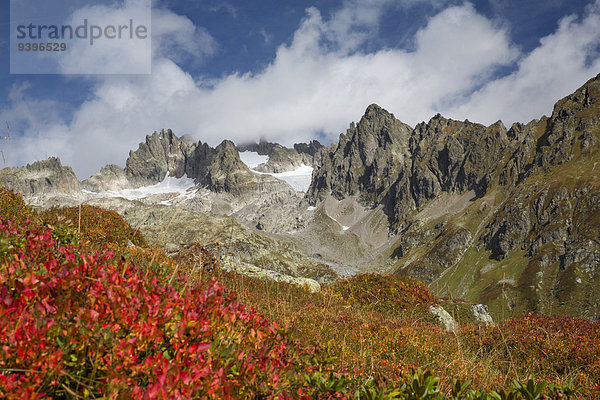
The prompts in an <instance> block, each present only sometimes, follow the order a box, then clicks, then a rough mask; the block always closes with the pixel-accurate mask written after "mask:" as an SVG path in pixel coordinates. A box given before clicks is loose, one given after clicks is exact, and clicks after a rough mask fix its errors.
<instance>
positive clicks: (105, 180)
mask: <svg viewBox="0 0 600 400" xmlns="http://www.w3.org/2000/svg"><path fill="white" fill-rule="evenodd" d="M131 185H132V184H131V182H130V181H129V180H128V179H127V175H126V174H125V170H124V169H123V168H121V167H119V166H118V165H115V164H108V165H107V166H105V167H104V168H102V169H101V170H100V172H98V173H96V174H94V175H92V176H90V177H89V178H88V179H86V180H84V181H83V182H81V187H82V188H83V189H85V190H89V191H91V192H103V191H107V190H121V189H127V188H129V187H131Z"/></svg>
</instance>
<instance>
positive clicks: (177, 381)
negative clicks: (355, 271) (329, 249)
mask: <svg viewBox="0 0 600 400" xmlns="http://www.w3.org/2000/svg"><path fill="white" fill-rule="evenodd" d="M435 304H438V305H442V306H443V307H444V308H445V309H446V310H448V311H449V312H450V313H451V314H453V315H454V317H455V319H456V320H458V322H459V323H460V328H459V329H458V330H456V331H455V332H447V331H445V330H444V329H443V328H441V327H440V326H439V323H438V322H437V321H436V320H435V318H434V317H432V316H431V314H430V313H429V311H428V310H429V307H430V306H431V305H435ZM467 309H468V305H466V304H463V303H462V302H460V301H456V300H443V299H438V298H436V297H435V296H434V295H433V294H432V293H431V292H430V291H429V289H428V288H427V287H426V286H424V285H423V284H421V283H418V282H417V281H414V280H412V279H410V278H405V277H402V276H399V275H395V276H389V275H359V276H356V277H354V278H351V279H349V280H345V281H341V282H339V283H336V284H332V285H329V286H325V287H324V289H323V290H322V291H321V292H320V293H316V294H314V293H310V292H308V291H306V290H303V289H302V288H298V287H294V286H291V285H286V284H283V283H273V282H267V281H260V280H255V279H250V278H247V277H243V276H240V275H236V274H234V273H222V272H220V270H219V268H218V260H217V259H216V258H215V257H214V256H213V255H212V254H210V253H209V252H207V251H206V250H205V249H204V248H203V247H202V246H201V244H193V245H190V246H187V247H185V248H184V249H182V251H181V252H180V253H179V254H178V255H177V256H176V257H174V258H169V257H167V256H165V255H164V253H163V252H161V251H160V250H158V249H155V248H152V247H150V246H148V245H147V243H146V241H145V240H144V238H143V237H142V235H140V233H139V232H137V231H136V230H134V229H132V228H131V227H130V226H129V225H128V224H127V223H126V222H125V221H124V220H123V219H122V218H121V217H120V216H119V215H118V214H116V213H114V212H110V211H105V210H102V209H100V208H97V207H91V206H82V207H75V208H68V209H57V208H53V209H49V210H47V211H43V212H37V211H34V210H32V209H30V208H29V207H27V206H26V205H25V204H24V202H23V200H22V198H21V197H20V195H16V194H14V193H13V192H11V191H8V190H6V189H4V188H0V397H2V398H8V399H38V398H73V399H79V398H96V399H98V398H114V399H116V398H149V399H150V398H180V399H184V398H203V399H205V398H206V399H211V398H212V399H227V398H235V399H237V398H241V399H245V398H252V399H267V398H273V399H276V398H278V399H350V398H356V399H392V398H398V399H446V398H451V399H459V398H464V399H521V398H522V399H542V398H552V399H559V398H569V397H573V396H576V397H578V398H600V396H599V395H598V391H599V389H600V387H599V383H600V322H598V321H595V322H590V321H585V320H579V319H571V318H555V317H546V316H536V315H527V316H524V317H522V318H516V319H510V320H507V321H506V322H504V323H503V324H501V325H498V326H483V325H477V324H476V323H474V321H471V318H470V316H469V313H468V312H466V310H467ZM575 391H576V392H577V393H575V394H574V392H575Z"/></svg>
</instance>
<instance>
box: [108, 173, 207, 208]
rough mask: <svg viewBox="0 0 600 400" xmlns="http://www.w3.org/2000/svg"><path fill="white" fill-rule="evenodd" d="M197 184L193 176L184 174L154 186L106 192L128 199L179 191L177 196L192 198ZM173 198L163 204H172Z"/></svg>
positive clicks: (109, 194) (112, 195)
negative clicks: (189, 176)
mask: <svg viewBox="0 0 600 400" xmlns="http://www.w3.org/2000/svg"><path fill="white" fill-rule="evenodd" d="M195 185H196V184H195V183H194V180H193V179H192V178H188V177H187V175H184V176H183V177H181V178H175V177H172V176H167V177H166V178H165V179H164V180H163V181H162V182H160V183H157V184H156V185H152V186H142V187H140V188H137V189H122V190H109V191H107V192H106V193H104V194H105V195H106V196H108V197H123V198H125V199H127V200H139V199H143V198H145V197H148V196H152V195H157V194H167V193H179V195H178V196H177V197H176V198H187V199H191V198H192V197H194V195H195V194H196V192H197V190H191V189H192V188H193V187H194V186H195ZM173 200H175V199H171V200H166V201H162V202H161V203H163V204H170V202H171V201H173Z"/></svg>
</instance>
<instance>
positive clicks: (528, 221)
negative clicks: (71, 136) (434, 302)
mask: <svg viewBox="0 0 600 400" xmlns="http://www.w3.org/2000/svg"><path fill="white" fill-rule="evenodd" d="M599 150H600V75H598V76H596V77H595V78H592V79H590V80H589V81H588V82H587V83H586V84H585V85H583V86H582V87H581V88H579V89H578V90H577V91H575V92H574V93H573V94H571V95H569V96H567V97H565V98H563V99H561V100H559V101H558V102H557V103H556V105H555V106H554V110H553V112H552V115H551V116H550V117H546V116H544V117H541V118H540V119H537V120H533V121H531V122H529V123H527V124H521V123H514V124H513V125H511V126H510V128H507V127H506V126H505V125H504V124H503V123H502V122H500V121H498V122H496V123H494V124H492V125H490V126H484V125H481V124H477V123H473V122H470V121H468V120H465V121H455V120H451V119H447V118H444V117H443V116H441V115H439V114H438V115H436V116H434V117H433V118H431V120H429V121H428V122H422V123H420V124H418V125H417V126H415V127H411V126H409V125H407V124H404V123H402V122H401V121H400V120H398V119H397V118H396V117H395V116H394V114H391V113H390V112H388V111H386V110H384V109H383V108H381V107H379V106H377V105H375V104H372V105H370V106H368V107H367V109H366V111H365V114H364V115H363V116H362V117H361V118H360V120H359V122H358V123H354V122H352V123H351V124H350V126H349V128H348V129H347V130H346V132H345V133H342V134H340V136H339V139H338V141H337V142H336V143H333V144H331V145H328V146H323V145H321V144H320V143H319V142H317V141H312V142H311V143H308V144H305V143H300V144H296V145H294V146H293V148H286V147H285V146H282V145H279V144H276V143H269V142H267V141H264V140H261V141H260V142H259V143H245V144H239V145H237V146H236V145H235V144H234V143H233V142H231V141H229V140H224V141H223V142H222V143H221V144H219V145H218V146H216V147H214V148H213V147H211V146H209V145H208V144H206V143H201V142H195V141H194V140H193V139H192V138H191V137H190V136H188V135H184V136H182V137H178V136H177V135H176V134H175V133H173V132H172V131H171V130H162V131H160V132H154V133H153V134H152V135H148V136H146V139H145V141H144V142H142V143H140V145H139V147H138V149H137V150H135V151H131V152H130V153H129V157H128V158H127V161H126V164H125V167H124V168H123V167H120V166H117V165H107V166H106V167H104V168H103V169H102V170H101V171H100V172H98V173H97V174H95V175H93V176H91V177H90V178H88V179H86V180H83V181H79V180H78V179H77V177H76V176H75V174H74V173H73V170H72V169H71V168H70V167H68V166H63V165H62V164H61V162H60V160H59V159H57V158H50V159H48V160H43V161H37V162H35V163H33V164H30V165H27V166H25V167H18V168H5V169H3V170H1V171H0V184H2V185H3V186H6V187H8V188H10V189H12V190H15V191H18V192H20V193H22V194H23V195H24V197H25V199H26V200H27V201H28V202H29V203H30V204H32V205H35V206H39V207H50V206H55V205H74V204H80V203H82V202H86V203H90V204H95V205H100V206H102V207H105V208H110V209H115V210H117V211H118V212H120V213H121V214H122V215H123V216H124V217H125V218H126V219H127V220H128V221H129V222H130V223H131V224H132V225H133V226H134V227H136V228H138V229H140V230H141V231H142V232H143V233H144V234H145V235H146V237H147V238H148V239H149V240H150V241H152V242H154V243H156V244H159V245H160V246H162V247H163V248H164V249H165V250H166V251H167V252H170V253H176V252H178V251H179V250H180V249H181V248H182V246H185V245H188V244H190V243H193V242H196V241H199V242H202V243H203V244H205V245H206V246H207V247H208V248H210V249H212V250H213V251H214V252H215V254H218V256H219V257H220V258H221V259H222V260H223V261H222V262H223V264H227V263H229V264H235V265H236V266H237V267H239V268H240V269H244V270H246V271H250V270H252V271H254V272H256V271H257V270H258V271H263V272H264V273H265V274H271V275H270V276H272V277H275V278H277V279H292V278H296V279H300V278H303V279H306V278H308V279H310V282H311V283H315V284H316V285H317V286H318V283H317V282H320V283H324V282H331V281H334V280H337V279H340V278H344V277H347V276H351V275H354V274H356V273H359V272H380V273H382V272H386V273H398V274H406V275H410V276H412V277H416V278H418V279H420V280H422V281H424V282H426V283H427V284H428V285H429V286H430V288H431V289H432V290H433V291H434V292H435V293H436V294H437V295H438V296H446V297H451V298H464V299H466V300H467V301H469V302H473V303H483V304H486V305H488V306H489V308H490V312H491V314H492V315H493V316H494V317H495V318H498V319H503V318H506V317H509V316H512V315H521V314H523V313H526V312H537V313H543V314H556V315H569V316H576V317H583V318H587V319H596V318H598V317H600V276H599V275H600V179H599V178H598V171H597V168H600V167H597V164H598V161H599V160H600V152H599ZM316 290H318V289H316Z"/></svg>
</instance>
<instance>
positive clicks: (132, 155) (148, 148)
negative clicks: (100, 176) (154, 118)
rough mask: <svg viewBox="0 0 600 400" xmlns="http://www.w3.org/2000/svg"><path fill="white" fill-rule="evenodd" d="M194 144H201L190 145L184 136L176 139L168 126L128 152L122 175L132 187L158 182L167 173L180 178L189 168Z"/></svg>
mask: <svg viewBox="0 0 600 400" xmlns="http://www.w3.org/2000/svg"><path fill="white" fill-rule="evenodd" d="M197 146H202V145H201V143H198V144H197V145H196V144H193V143H192V142H191V140H189V139H188V138H187V137H183V138H181V139H180V138H178V137H177V136H176V135H175V134H174V133H173V132H172V131H171V130H170V129H168V130H162V131H160V133H157V132H154V133H153V134H152V135H149V136H146V141H145V142H144V143H140V145H139V148H138V149H137V150H136V151H130V152H129V158H128V159H127V162H126V167H125V175H126V176H127V179H128V180H129V181H130V182H132V183H133V184H134V185H135V186H146V185H152V184H155V183H159V182H161V181H162V180H163V179H164V178H165V176H167V174H168V175H169V176H175V177H177V178H181V177H182V176H183V175H184V174H186V173H188V172H189V171H190V170H192V169H193V168H192V165H191V164H193V163H194V161H195V160H194V157H193V155H195V154H194V153H195V150H196V147H197ZM189 177H190V178H195V176H189Z"/></svg>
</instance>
